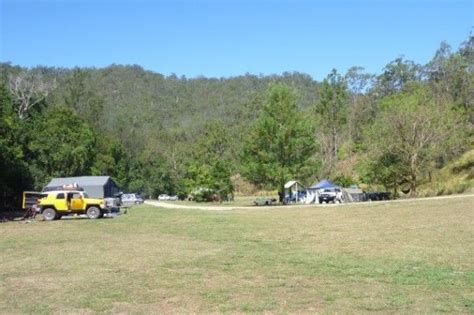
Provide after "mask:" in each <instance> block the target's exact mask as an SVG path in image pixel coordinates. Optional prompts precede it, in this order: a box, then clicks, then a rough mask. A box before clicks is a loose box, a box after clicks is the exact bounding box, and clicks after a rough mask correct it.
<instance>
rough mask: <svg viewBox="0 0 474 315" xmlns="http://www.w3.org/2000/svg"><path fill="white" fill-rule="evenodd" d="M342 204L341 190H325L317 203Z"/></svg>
mask: <svg viewBox="0 0 474 315" xmlns="http://www.w3.org/2000/svg"><path fill="white" fill-rule="evenodd" d="M323 202H325V203H330V202H333V203H335V202H342V190H341V188H337V187H335V188H325V189H322V191H321V193H320V194H319V203H323Z"/></svg>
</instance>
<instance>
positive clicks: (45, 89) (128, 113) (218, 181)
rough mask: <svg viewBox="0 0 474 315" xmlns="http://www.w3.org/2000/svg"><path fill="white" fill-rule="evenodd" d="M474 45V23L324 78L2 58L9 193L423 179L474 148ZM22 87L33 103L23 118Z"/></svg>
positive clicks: (0, 181) (390, 185) (0, 145)
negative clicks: (241, 178) (103, 178)
mask: <svg viewBox="0 0 474 315" xmlns="http://www.w3.org/2000/svg"><path fill="white" fill-rule="evenodd" d="M473 47H474V37H473V36H472V35H471V36H469V37H468V39H467V40H466V41H465V42H464V43H463V44H462V45H461V47H460V48H459V49H458V50H457V51H453V50H452V49H451V47H449V45H447V44H446V43H442V44H441V46H440V48H439V49H438V51H437V52H436V53H435V55H434V57H433V59H432V60H431V61H430V62H429V63H428V64H427V65H425V66H421V65H417V64H415V63H414V62H413V61H410V60H407V59H405V58H397V59H395V60H394V61H392V62H390V63H388V64H387V65H386V67H385V68H384V70H383V73H382V74H380V75H378V76H377V75H375V74H371V73H365V72H364V71H363V69H362V68H360V67H352V68H350V69H349V70H348V72H347V73H346V75H345V76H344V77H342V76H341V75H339V74H338V73H337V71H335V70H333V71H332V72H331V73H330V74H329V75H328V76H327V78H326V79H325V80H324V81H323V82H322V83H318V82H316V81H315V80H313V79H312V78H311V77H309V76H308V75H305V74H301V73H296V72H294V73H288V72H285V73H283V74H282V75H271V76H263V75H260V76H255V75H251V74H245V75H242V76H238V77H232V78H220V79H214V78H204V77H197V78H191V79H190V78H186V77H177V76H176V75H171V76H168V77H166V76H163V75H161V74H159V73H154V72H151V71H146V70H144V69H142V68H141V67H139V66H136V65H134V66H121V65H112V66H109V67H106V68H102V69H95V68H75V69H62V68H49V67H42V66H38V67H35V68H32V69H27V68H22V67H19V66H13V65H11V64H9V63H0V85H4V87H2V88H1V90H0V101H1V109H0V115H1V116H0V133H1V137H0V158H1V160H0V162H1V165H0V166H1V167H2V169H3V170H4V171H3V172H2V173H1V174H0V193H1V192H4V193H5V192H6V193H7V194H10V193H11V194H15V195H17V194H18V192H20V191H21V190H23V189H26V188H28V187H29V186H31V185H33V186H35V187H36V188H40V187H41V186H42V185H43V184H44V183H46V182H47V181H48V179H49V178H50V177H52V176H59V175H74V174H78V175H110V176H112V177H113V178H114V179H115V180H116V181H117V182H118V183H119V184H120V186H121V187H122V189H123V190H124V191H131V192H142V193H144V194H146V195H149V196H156V195H157V194H160V193H170V194H174V193H178V194H179V195H180V196H181V197H185V196H187V194H189V193H190V192H191V191H192V190H194V189H196V188H199V187H208V188H209V189H213V190H215V191H216V192H219V193H222V194H226V193H227V194H229V193H231V192H232V191H233V187H232V184H231V181H230V177H231V175H235V174H238V173H241V174H243V175H245V177H246V178H248V179H249V180H251V181H252V182H253V183H256V184H258V185H259V186H260V187H264V186H265V187H266V188H276V187H279V188H280V189H281V185H282V183H284V182H285V181H286V180H288V179H292V178H297V179H299V180H301V181H305V180H309V179H314V178H311V177H313V176H315V175H317V176H318V177H321V176H325V177H328V178H333V179H334V178H337V177H338V176H340V174H344V175H345V176H351V177H353V178H361V179H363V181H364V182H366V183H367V184H375V185H383V186H385V187H387V189H397V187H399V186H400V185H402V186H403V185H405V183H406V182H410V183H411V185H412V186H413V187H412V189H413V190H414V189H415V186H416V185H417V183H418V182H420V181H421V182H424V181H426V179H428V178H430V176H431V175H430V174H438V173H437V172H436V170H437V169H441V168H442V167H443V166H445V165H447V164H449V163H450V161H452V160H454V159H456V158H457V157H459V156H460V155H462V154H463V152H465V151H466V149H467V148H468V146H467V145H466V139H468V138H469V137H472V135H473V131H474V129H473V127H472V126H473V122H474V103H473V100H474V96H473V94H472V91H474V67H473V64H474V57H473V56H474V48H473ZM12 78H17V79H19V80H20V81H18V82H17V83H18V85H17V86H16V87H15V86H13V85H12V82H13V81H12V80H11V79H12ZM270 85H271V88H268V87H269V86H270ZM5 87H6V88H5ZM8 89H9V90H8ZM266 91H267V92H266ZM22 93H23V94H22ZM24 93H29V94H28V95H30V96H32V98H31V99H30V100H31V101H32V102H33V103H31V102H29V103H28V102H27V103H24V104H23V106H24V110H23V112H22V113H23V119H18V116H19V113H18V109H20V108H19V106H20V105H21V104H22V103H21V102H20V100H21V97H19V96H21V95H24ZM12 100H13V101H12ZM57 111H59V112H61V114H60V113H57ZM78 117H79V118H78ZM397 124H398V125H397ZM414 124H415V125H416V126H417V127H416V128H412V126H413V125H414ZM413 130H415V131H416V132H414V133H413V132H412V131H413ZM427 130H428V131H430V132H429V133H427V132H426V131H427ZM414 134H416V136H415V138H413V136H414ZM426 135H428V138H426V137H425V136H426ZM420 137H421V138H423V137H425V139H427V140H426V141H422V142H420V141H419V140H420ZM48 141H50V142H51V143H50V144H48ZM317 148H319V152H317V151H318V150H317ZM414 148H417V149H416V150H415V149H414ZM412 160H414V163H412ZM355 165H358V166H357V167H356V168H355V169H354V170H353V168H354V166H355ZM354 171H355V172H354ZM356 173H357V174H356ZM357 175H359V176H358V177H357ZM33 178H34V180H33ZM346 179H348V178H341V181H342V182H346ZM430 180H431V178H430ZM456 185H457V184H456ZM458 186H459V187H461V186H462V183H461V184H459V185H458ZM450 190H453V191H454V190H455V191H458V190H459V189H454V188H453V189H450ZM13 191H14V192H13Z"/></svg>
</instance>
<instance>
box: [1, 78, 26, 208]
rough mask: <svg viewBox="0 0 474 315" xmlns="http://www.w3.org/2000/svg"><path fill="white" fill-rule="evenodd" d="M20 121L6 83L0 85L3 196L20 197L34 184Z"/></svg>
mask: <svg viewBox="0 0 474 315" xmlns="http://www.w3.org/2000/svg"><path fill="white" fill-rule="evenodd" d="M19 123H20V121H19V119H18V116H17V115H16V113H15V111H14V109H13V103H12V99H11V96H10V93H9V92H8V90H7V88H6V87H5V86H4V85H0V135H1V136H0V192H3V196H13V197H15V196H16V197H18V196H19V194H20V192H21V191H22V190H25V189H29V188H31V186H32V182H31V181H32V179H31V176H30V174H29V172H28V168H27V164H26V163H25V161H24V154H23V150H22V146H21V145H20V140H19V138H20V131H21V130H20V125H19ZM0 198H1V197H0ZM3 206H5V204H3ZM8 206H10V207H12V206H18V205H17V204H16V205H15V204H8Z"/></svg>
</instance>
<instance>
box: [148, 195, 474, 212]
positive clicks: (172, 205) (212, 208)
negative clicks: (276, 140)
mask: <svg viewBox="0 0 474 315" xmlns="http://www.w3.org/2000/svg"><path fill="white" fill-rule="evenodd" d="M454 198H474V194H465V195H449V196H438V197H425V198H410V199H396V200H386V201H374V202H360V203H343V204H292V205H284V206H283V205H277V206H235V207H234V206H219V205H217V204H216V205H202V206H201V205H197V204H196V205H183V204H179V203H173V202H164V201H157V200H146V201H145V203H146V204H148V205H151V206H155V207H160V208H166V209H194V210H209V211H228V210H257V209H269V208H278V209H284V208H292V209H293V208H311V207H344V206H347V205H355V204H357V205H360V206H362V207H363V206H369V205H373V204H374V203H376V204H384V203H399V202H420V201H427V200H443V199H454Z"/></svg>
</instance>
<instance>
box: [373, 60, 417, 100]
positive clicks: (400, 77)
mask: <svg viewBox="0 0 474 315" xmlns="http://www.w3.org/2000/svg"><path fill="white" fill-rule="evenodd" d="M420 71H421V67H420V65H418V64H416V63H414V62H413V61H411V60H406V59H404V58H403V57H399V58H396V59H395V60H393V61H391V62H389V63H388V64H387V65H386V66H385V68H384V69H383V73H382V74H381V75H380V76H379V77H378V78H377V83H376V90H377V94H381V95H388V94H390V93H393V92H397V91H400V90H401V89H403V87H404V86H405V85H406V84H407V83H408V82H412V81H417V80H419V79H420V77H421V73H420Z"/></svg>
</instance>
